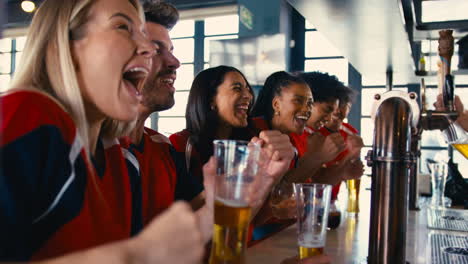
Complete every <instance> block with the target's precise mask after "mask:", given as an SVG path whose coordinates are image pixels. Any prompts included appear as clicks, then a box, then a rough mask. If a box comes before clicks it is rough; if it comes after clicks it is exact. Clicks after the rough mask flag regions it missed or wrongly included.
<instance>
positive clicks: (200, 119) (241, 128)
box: [169, 66, 294, 217]
mask: <svg viewBox="0 0 468 264" xmlns="http://www.w3.org/2000/svg"><path fill="white" fill-rule="evenodd" d="M253 101H254V93H253V90H252V88H251V87H250V85H249V83H248V82H247V80H246V79H245V77H244V75H243V74H242V73H241V72H240V71H239V70H237V69H236V68H233V67H229V66H218V67H214V68H209V69H206V70H204V71H202V72H200V73H199V74H198V75H197V76H196V77H195V79H194V81H193V83H192V87H191V89H190V95H189V100H188V103H187V109H186V122H187V129H185V130H183V131H181V132H178V133H175V134H173V135H171V136H170V137H169V139H170V140H171V142H172V144H173V145H174V147H175V149H176V150H177V151H179V152H185V156H186V163H187V167H188V168H189V171H190V172H191V173H192V175H195V176H196V177H197V176H198V177H202V170H201V167H202V164H203V163H205V162H206V161H207V160H208V159H209V157H210V156H211V155H212V154H213V140H215V139H235V140H247V141H251V142H259V143H260V144H262V152H263V154H262V155H263V157H266V159H267V160H269V161H267V164H269V165H268V167H267V168H264V169H265V172H266V173H267V175H270V176H271V177H269V179H275V180H274V181H270V182H265V184H264V186H262V187H263V189H262V190H258V191H259V193H261V192H263V191H265V190H268V192H269V191H270V189H271V188H272V187H273V186H274V185H275V184H276V183H277V182H278V181H279V180H280V178H281V177H282V176H283V174H284V173H285V172H286V171H287V170H288V167H289V164H290V162H291V160H292V158H293V157H294V148H293V147H292V145H291V143H290V141H289V137H288V136H287V135H285V134H282V133H281V132H279V131H271V130H265V131H261V132H260V133H257V132H258V131H257V130H255V129H254V127H253V126H252V125H250V121H249V112H250V109H251V107H252V104H253ZM257 135H258V137H256V136H257ZM266 195H267V192H265V196H266ZM262 202H263V201H262ZM262 205H263V204H262V203H258V204H257V205H256V206H254V209H253V212H254V213H253V214H252V217H253V216H255V215H256V211H257V210H258V209H260V207H261V206H262Z"/></svg>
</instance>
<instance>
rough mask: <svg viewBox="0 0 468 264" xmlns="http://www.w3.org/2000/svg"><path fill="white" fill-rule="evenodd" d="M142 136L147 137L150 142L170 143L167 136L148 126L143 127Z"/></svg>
mask: <svg viewBox="0 0 468 264" xmlns="http://www.w3.org/2000/svg"><path fill="white" fill-rule="evenodd" d="M143 136H145V137H148V139H149V140H150V142H152V143H158V144H169V145H172V144H171V141H170V140H169V138H168V137H166V136H165V135H163V134H161V133H159V132H158V131H156V130H153V129H151V128H148V127H145V133H144V135H143Z"/></svg>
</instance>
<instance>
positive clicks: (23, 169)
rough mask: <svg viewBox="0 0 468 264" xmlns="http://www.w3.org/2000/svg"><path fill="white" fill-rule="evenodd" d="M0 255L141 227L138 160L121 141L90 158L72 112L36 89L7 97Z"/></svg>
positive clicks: (83, 242)
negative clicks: (98, 158)
mask: <svg viewBox="0 0 468 264" xmlns="http://www.w3.org/2000/svg"><path fill="white" fill-rule="evenodd" d="M0 112H1V113H2V119H1V126H0V134H1V137H2V138H1V143H0V148H1V149H0V152H1V154H2V156H1V163H2V164H1V169H0V233H1V234H2V235H1V236H0V260H1V261H29V260H39V259H44V258H49V257H56V256H59V255H63V254H67V253H70V252H74V251H77V250H83V249H87V248H90V247H95V246H98V245H102V244H104V243H108V242H111V241H116V240H121V239H126V238H129V237H131V236H132V235H135V234H137V233H138V232H139V231H140V230H141V229H142V226H143V225H142V198H141V197H142V193H141V190H142V188H141V184H142V183H141V179H140V176H139V172H138V163H137V162H136V159H135V157H134V156H133V155H131V153H130V152H128V151H125V150H124V149H122V148H121V146H120V145H119V144H118V142H117V141H109V142H102V141H99V142H98V148H102V149H103V150H104V153H105V163H104V165H103V166H98V165H97V164H95V163H94V161H93V160H92V159H91V161H89V159H88V158H87V154H86V152H85V150H84V148H83V144H82V142H81V140H80V138H79V136H78V134H77V131H76V126H75V124H74V122H73V120H72V118H71V117H70V115H69V114H68V113H67V112H65V111H64V110H63V108H62V107H60V106H59V104H57V103H56V102H55V101H54V100H52V99H51V98H49V97H48V96H46V95H44V94H42V93H39V92H33V91H16V92H10V93H7V94H6V95H3V96H1V97H0Z"/></svg>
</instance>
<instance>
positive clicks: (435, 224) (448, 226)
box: [427, 210, 468, 232]
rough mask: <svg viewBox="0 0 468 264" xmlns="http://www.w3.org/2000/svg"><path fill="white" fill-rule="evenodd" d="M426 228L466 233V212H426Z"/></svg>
mask: <svg viewBox="0 0 468 264" xmlns="http://www.w3.org/2000/svg"><path fill="white" fill-rule="evenodd" d="M427 226H428V227H429V228H433V229H443V230H453V231H464V232H468V211H467V210H428V211H427Z"/></svg>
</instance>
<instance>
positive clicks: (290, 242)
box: [247, 189, 468, 264]
mask: <svg viewBox="0 0 468 264" xmlns="http://www.w3.org/2000/svg"><path fill="white" fill-rule="evenodd" d="M360 195H361V196H360V199H359V200H360V209H361V212H360V214H359V215H358V216H357V217H351V216H346V212H345V213H343V211H342V221H341V224H340V226H339V227H338V228H337V229H335V230H329V231H327V241H326V246H325V253H326V254H327V255H329V256H330V257H331V258H332V263H334V264H335V263H336V264H341V263H345V264H348V263H349V264H356V263H359V264H360V263H366V257H367V255H368V252H367V250H368V241H369V220H370V218H369V212H370V191H369V190H363V189H361V194H360ZM429 234H455V235H462V236H467V235H468V233H466V232H465V233H464V232H454V231H442V230H432V229H428V228H427V209H421V210H420V211H409V212H408V224H407V235H406V237H407V239H406V260H407V261H409V263H410V264H427V263H431V261H430V255H431V252H430V244H429V243H430V242H429ZM297 250H298V249H297V235H296V225H292V226H290V227H288V228H287V229H285V230H283V231H281V232H279V233H277V234H275V235H273V236H272V237H270V238H267V239H266V240H264V241H262V242H260V243H258V244H256V245H254V246H253V247H251V248H249V249H248V250H247V263H248V264H259V263H269V264H270V263H271V264H279V263H281V261H282V260H284V259H285V258H288V257H291V256H295V255H297Z"/></svg>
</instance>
